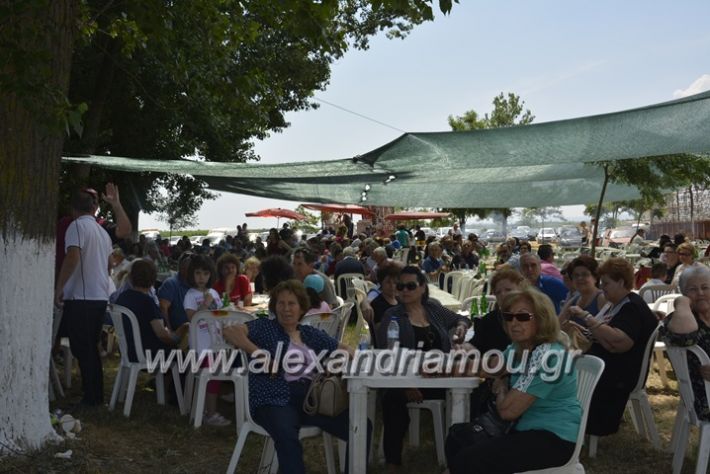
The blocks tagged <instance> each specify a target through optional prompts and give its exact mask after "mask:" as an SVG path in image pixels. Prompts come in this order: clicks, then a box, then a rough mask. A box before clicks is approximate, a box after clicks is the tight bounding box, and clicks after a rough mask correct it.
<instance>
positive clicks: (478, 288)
mask: <svg viewBox="0 0 710 474" xmlns="http://www.w3.org/2000/svg"><path fill="white" fill-rule="evenodd" d="M485 282H486V281H485V280H483V279H479V280H477V279H476V278H474V277H473V276H472V277H471V278H466V277H464V278H463V279H462V283H461V288H460V291H459V295H458V299H459V301H461V302H463V301H464V300H466V299H467V298H470V297H471V296H476V295H480V294H482V293H483V285H484V284H485Z"/></svg>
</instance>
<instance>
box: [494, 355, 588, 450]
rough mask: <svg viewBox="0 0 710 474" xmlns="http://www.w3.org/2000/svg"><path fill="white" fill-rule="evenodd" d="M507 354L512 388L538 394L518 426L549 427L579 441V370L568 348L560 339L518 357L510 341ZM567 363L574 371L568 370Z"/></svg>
mask: <svg viewBox="0 0 710 474" xmlns="http://www.w3.org/2000/svg"><path fill="white" fill-rule="evenodd" d="M505 355H506V357H505V358H506V362H507V364H506V368H507V370H508V372H510V374H511V375H510V386H511V389H514V390H519V391H521V392H524V393H527V394H530V395H532V396H534V397H535V401H534V402H533V404H532V405H531V406H530V407H529V408H528V409H527V410H526V411H525V413H523V415H522V416H521V417H520V419H518V423H517V425H516V426H515V429H516V430H517V431H528V430H546V431H550V432H552V433H554V434H556V435H557V436H559V437H560V438H562V439H564V440H565V441H570V442H572V443H576V442H577V434H578V433H579V424H580V421H581V418H582V409H581V407H580V405H579V401H578V400H577V371H576V369H575V368H574V365H573V364H572V362H573V361H572V360H569V357H570V354H569V352H567V350H566V349H565V347H564V346H563V345H562V344H560V343H558V342H555V343H551V344H540V345H539V346H537V347H536V348H535V349H534V350H533V351H532V353H529V354H528V357H527V358H525V357H524V356H523V357H521V358H520V360H516V359H515V349H514V347H513V344H511V345H509V346H508V348H507V349H506V353H505ZM568 366H569V367H572V370H566V369H567V367H568ZM516 369H517V370H516ZM516 372H517V373H516Z"/></svg>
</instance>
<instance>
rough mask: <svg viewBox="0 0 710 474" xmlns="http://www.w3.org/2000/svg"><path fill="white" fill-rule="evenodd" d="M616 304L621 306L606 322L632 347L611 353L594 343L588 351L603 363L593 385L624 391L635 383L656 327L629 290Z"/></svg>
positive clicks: (636, 297) (652, 315)
mask: <svg viewBox="0 0 710 474" xmlns="http://www.w3.org/2000/svg"><path fill="white" fill-rule="evenodd" d="M624 301H625V302H624ZM619 304H623V305H622V306H621V309H619V311H618V312H617V313H616V315H615V316H613V317H612V318H611V321H609V323H608V325H609V326H611V327H613V328H617V329H621V330H622V331H624V333H626V335H627V336H629V337H630V338H631V339H632V340H633V341H634V345H633V347H632V348H631V349H630V350H628V351H626V352H624V353H611V352H609V351H608V350H606V349H605V348H604V347H602V345H601V344H599V343H598V342H595V343H593V344H592V347H591V348H590V349H589V352H588V353H589V354H590V355H594V356H597V357H599V358H601V359H602V360H603V361H604V364H606V365H605V366H604V372H603V373H602V377H601V379H600V380H599V384H598V385H597V388H598V389H601V390H614V391H617V390H618V391H619V392H621V393H625V394H628V393H630V392H631V390H633V388H634V387H635V386H636V382H637V381H638V378H639V373H640V372H641V365H642V362H643V356H644V351H645V350H646V344H647V343H648V338H649V337H650V336H651V333H653V331H655V330H656V327H657V326H658V319H656V316H655V315H654V314H653V312H652V311H651V309H650V308H649V307H648V304H646V302H645V301H644V300H643V299H642V298H641V297H640V296H639V295H637V294H636V293H629V294H628V295H627V296H626V298H625V299H624V300H623V301H622V302H621V303H619ZM612 311H614V309H612Z"/></svg>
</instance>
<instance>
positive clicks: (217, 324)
mask: <svg viewBox="0 0 710 474" xmlns="http://www.w3.org/2000/svg"><path fill="white" fill-rule="evenodd" d="M254 319H256V316H254V315H253V314H250V313H246V312H244V311H232V310H221V309H220V310H215V311H209V310H203V311H198V312H197V313H195V314H194V316H192V320H191V321H190V333H189V336H188V340H189V343H190V349H193V350H197V349H200V350H205V349H212V350H213V351H218V350H220V349H231V348H232V347H231V346H229V345H228V344H225V342H224V339H223V338H222V327H223V326H224V325H225V324H235V323H246V322H248V321H253V320H254Z"/></svg>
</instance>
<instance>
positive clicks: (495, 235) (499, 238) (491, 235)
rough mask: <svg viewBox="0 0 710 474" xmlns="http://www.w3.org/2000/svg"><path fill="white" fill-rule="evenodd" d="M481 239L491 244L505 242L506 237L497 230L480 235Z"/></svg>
mask: <svg viewBox="0 0 710 474" xmlns="http://www.w3.org/2000/svg"><path fill="white" fill-rule="evenodd" d="M479 238H480V239H481V240H484V241H486V242H489V243H497V242H505V235H504V234H503V232H500V231H497V230H493V229H491V230H487V231H485V232H484V233H483V235H480V236H479Z"/></svg>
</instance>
